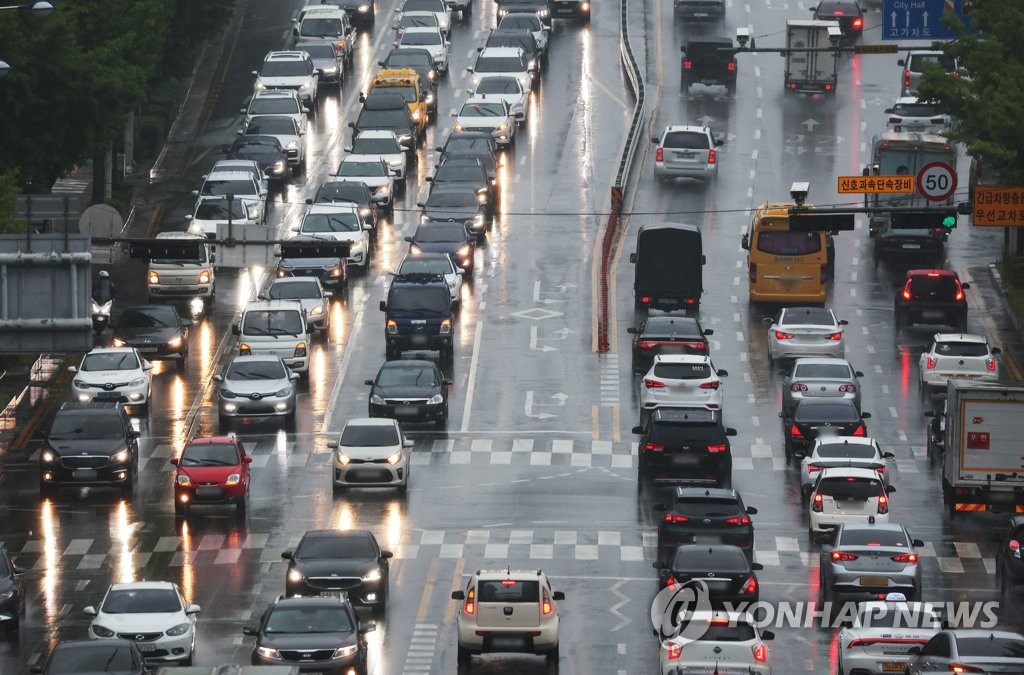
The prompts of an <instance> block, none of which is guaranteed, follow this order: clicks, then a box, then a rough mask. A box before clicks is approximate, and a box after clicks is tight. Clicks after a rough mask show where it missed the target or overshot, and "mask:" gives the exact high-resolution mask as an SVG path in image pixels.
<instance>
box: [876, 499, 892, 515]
mask: <svg viewBox="0 0 1024 675" xmlns="http://www.w3.org/2000/svg"><path fill="white" fill-rule="evenodd" d="M878 512H879V513H881V514H883V515H884V514H886V513H889V498H888V497H886V496H885V495H880V496H879V497H878Z"/></svg>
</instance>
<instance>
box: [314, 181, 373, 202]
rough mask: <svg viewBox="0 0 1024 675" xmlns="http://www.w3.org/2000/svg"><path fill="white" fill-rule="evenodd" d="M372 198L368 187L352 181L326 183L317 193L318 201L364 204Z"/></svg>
mask: <svg viewBox="0 0 1024 675" xmlns="http://www.w3.org/2000/svg"><path fill="white" fill-rule="evenodd" d="M369 198H370V195H369V194H368V193H367V191H366V188H364V187H363V186H362V185H359V184H358V183H355V182H351V181H338V182H337V183H324V184H323V185H322V186H320V189H319V190H317V193H316V201H318V202H354V203H356V204H362V203H364V202H366V201H367V200H368V199H369Z"/></svg>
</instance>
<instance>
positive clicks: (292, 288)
mask: <svg viewBox="0 0 1024 675" xmlns="http://www.w3.org/2000/svg"><path fill="white" fill-rule="evenodd" d="M267 295H269V296H270V299H271V300H319V299H320V298H322V297H323V293H321V292H320V287H319V286H317V284H316V282H315V281H289V282H286V283H275V284H273V285H272V286H271V287H270V291H268V293H267Z"/></svg>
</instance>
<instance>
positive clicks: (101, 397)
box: [96, 391, 121, 401]
mask: <svg viewBox="0 0 1024 675" xmlns="http://www.w3.org/2000/svg"><path fill="white" fill-rule="evenodd" d="M96 400H97V401H120V400H121V394H119V393H118V392H116V391H104V392H100V393H99V394H96Z"/></svg>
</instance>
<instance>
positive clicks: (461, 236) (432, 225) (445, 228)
mask: <svg viewBox="0 0 1024 675" xmlns="http://www.w3.org/2000/svg"><path fill="white" fill-rule="evenodd" d="M405 240H406V241H407V242H409V243H410V244H412V246H410V247H409V248H410V251H411V252H412V253H426V252H436V253H447V254H448V255H450V256H451V257H452V260H454V261H455V264H457V265H458V266H459V267H461V268H462V269H464V270H465V271H466V274H472V272H473V264H474V263H473V254H474V252H475V251H476V244H477V237H476V235H475V234H473V232H472V231H471V230H470V228H469V226H468V224H466V223H464V222H462V221H454V220H445V221H428V222H425V223H421V224H420V226H419V227H417V228H416V233H415V234H414V235H413V236H411V237H406V238H405Z"/></svg>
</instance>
